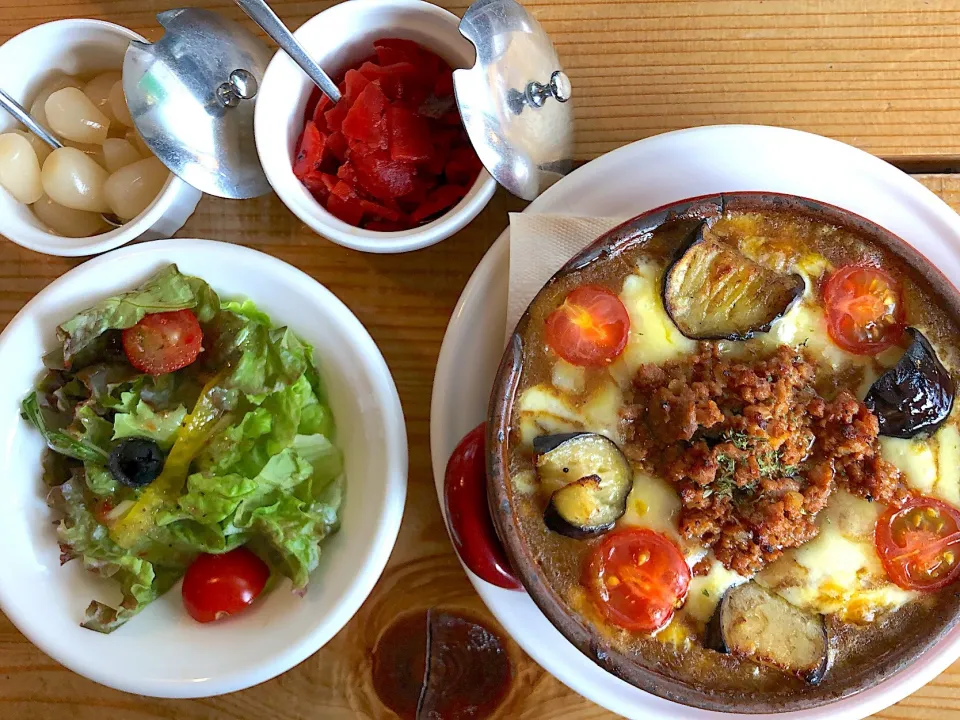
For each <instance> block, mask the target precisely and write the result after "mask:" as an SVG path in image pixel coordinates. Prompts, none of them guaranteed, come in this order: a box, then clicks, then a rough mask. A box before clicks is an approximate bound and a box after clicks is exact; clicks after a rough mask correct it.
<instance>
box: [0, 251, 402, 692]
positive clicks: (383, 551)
mask: <svg viewBox="0 0 960 720" xmlns="http://www.w3.org/2000/svg"><path fill="white" fill-rule="evenodd" d="M170 262H175V263H177V265H178V266H179V268H180V269H181V271H183V272H185V273H190V274H194V275H198V276H200V277H203V278H204V279H205V280H207V281H208V282H209V283H210V284H211V285H212V286H213V288H214V289H216V290H217V291H218V292H220V293H221V294H222V295H224V296H228V297H230V296H234V297H236V296H246V297H249V298H250V299H252V300H254V301H255V302H256V303H257V304H258V305H259V306H260V307H261V308H263V309H264V310H265V311H267V312H268V313H269V314H270V315H271V317H272V318H273V319H274V321H275V322H277V323H288V324H289V325H290V327H291V328H292V329H294V330H295V331H296V332H297V333H298V334H300V335H301V336H302V337H303V338H304V339H305V340H306V341H308V342H310V343H312V344H313V345H314V347H315V348H316V352H317V361H318V363H319V366H320V371H321V375H322V376H323V378H324V381H325V383H326V385H327V388H328V390H329V397H330V404H331V407H332V409H333V413H334V417H335V418H336V422H337V443H338V445H339V446H340V447H341V448H342V450H343V453H344V462H345V473H346V495H345V499H344V505H343V523H342V527H341V529H340V531H339V532H337V533H336V534H334V535H332V536H331V537H329V538H328V539H327V540H326V541H325V542H324V544H323V547H322V553H321V559H320V566H319V567H318V568H317V570H316V571H315V572H314V573H313V576H312V579H311V582H310V585H309V587H308V590H307V593H306V595H305V596H304V597H302V598H301V597H297V596H296V595H294V594H293V593H292V592H290V584H289V581H288V580H284V581H283V582H282V583H281V584H280V585H278V586H277V587H276V588H274V589H273V590H272V591H271V592H270V593H268V594H267V595H265V596H264V597H263V598H261V599H259V600H258V601H257V602H256V603H255V604H254V605H253V606H252V607H251V608H250V609H249V610H248V611H246V612H244V613H243V614H241V615H238V616H236V617H233V618H229V619H227V620H224V621H221V622H218V623H212V624H206V625H201V624H200V623H197V622H194V621H193V620H192V619H191V618H190V617H189V616H188V615H187V614H186V612H185V611H184V610H183V603H182V601H181V598H180V588H179V585H177V586H176V587H174V588H173V589H172V590H170V592H169V593H167V594H166V595H164V596H163V597H162V598H160V599H159V600H157V601H155V602H154V603H152V604H151V605H150V606H148V607H147V608H146V609H144V610H143V612H142V613H141V614H140V615H138V616H137V617H135V618H133V619H132V620H131V621H130V622H128V623H127V624H126V625H124V626H123V627H122V628H120V629H119V630H117V631H115V632H114V633H112V634H110V635H100V634H98V633H95V632H92V631H90V630H84V629H83V628H81V627H80V625H79V623H80V621H81V619H82V618H83V612H84V608H85V607H86V605H87V603H88V602H89V601H90V599H91V598H96V599H99V600H102V601H104V602H113V603H115V602H116V600H117V598H118V597H119V590H118V589H117V588H116V587H114V586H113V583H112V582H111V581H109V580H104V579H101V578H99V577H95V576H94V575H92V574H91V573H89V572H87V571H85V570H84V569H83V567H82V566H81V564H80V563H79V561H73V562H70V563H68V564H67V565H65V566H63V567H60V562H59V550H58V548H57V540H56V536H55V531H54V525H53V524H52V522H53V519H54V518H53V515H52V514H51V511H49V510H48V508H47V507H46V506H45V504H44V494H45V493H44V488H43V484H42V480H41V464H40V458H41V453H42V450H43V442H42V440H41V439H40V437H39V435H38V434H37V432H36V431H35V430H34V429H33V428H32V427H29V426H28V425H27V423H26V421H24V420H22V419H21V418H20V414H19V403H20V400H21V398H22V397H23V396H24V395H25V394H26V393H27V392H29V391H30V389H31V387H32V386H33V384H34V382H35V381H36V380H37V379H38V377H39V375H40V374H41V370H42V363H41V360H40V358H41V355H42V354H43V353H44V352H45V351H47V350H50V349H51V348H53V347H54V345H55V342H56V338H55V327H56V325H57V324H58V323H60V322H63V321H64V320H66V319H68V318H70V317H71V316H72V315H73V314H74V313H75V312H77V311H79V310H82V309H83V308H85V307H88V306H89V305H90V304H91V303H93V302H95V301H96V300H98V299H101V298H103V297H105V296H107V295H110V294H113V293H116V292H118V291H123V290H128V289H130V288H131V287H133V286H135V285H137V284H138V283H140V282H142V281H143V280H145V279H146V278H147V277H148V276H149V275H150V274H151V273H153V272H154V271H156V270H157V269H159V268H160V267H162V266H163V265H165V264H167V263H170ZM0 366H2V367H3V368H4V382H3V384H2V389H0V448H2V450H0V478H2V483H3V502H2V503H0V547H2V548H4V553H3V570H2V572H0V609H2V610H3V612H4V613H5V614H6V616H7V617H8V618H10V620H11V621H13V623H14V624H15V625H16V626H17V627H18V628H19V629H20V631H21V632H23V634H24V635H26V636H27V637H28V638H29V639H30V640H31V641H32V642H33V643H34V644H36V645H37V646H38V647H39V648H40V649H41V650H43V651H44V652H46V653H47V654H48V655H50V656H51V657H52V658H54V659H55V660H57V661H58V662H60V663H62V664H63V665H65V666H66V667H68V668H69V669H71V670H73V671H75V672H77V673H80V674H81V675H85V676H86V677H88V678H90V679H92V680H95V681H97V682H100V683H103V684H104V685H109V686H111V687H114V688H117V689H120V690H125V691H128V692H133V693H138V694H140V695H153V696H162V697H203V696H209V695H216V694H219V693H225V692H231V691H234V690H240V689H242V688H245V687H249V686H250V685H255V684H256V683H259V682H263V681H264V680H267V679H269V678H271V677H273V676H275V675H278V674H279V673H282V672H284V671H285V670H288V669H289V668H291V667H293V666H294V665H296V664H297V663H299V662H301V661H303V660H304V659H306V658H307V657H308V656H310V655H311V654H313V653H314V652H316V651H317V650H318V649H319V648H320V647H321V646H322V645H323V644H324V643H326V642H327V641H328V640H329V639H330V638H331V637H333V635H334V634H335V633H337V632H338V631H339V630H340V629H341V628H342V627H343V626H344V625H345V624H346V623H347V621H348V620H350V618H351V617H352V616H353V615H354V613H355V612H356V611H357V609H358V608H359V607H360V605H361V604H362V603H363V601H364V600H365V599H366V597H367V595H368V594H369V593H370V591H371V589H372V588H373V586H374V584H375V583H376V581H377V578H378V577H379V576H380V573H381V572H382V571H383V568H384V566H385V565H386V562H387V558H388V557H389V555H390V552H391V550H392V548H393V545H394V541H395V540H396V537H397V532H398V530H399V527H400V518H401V515H402V513H403V504H404V499H405V496H406V481H407V480H406V479H407V441H406V431H405V428H404V422H403V413H402V411H401V408H400V400H399V398H398V397H397V391H396V388H395V387H394V384H393V379H392V378H391V376H390V371H389V370H388V368H387V365H386V363H385V362H384V360H383V357H382V356H381V355H380V352H379V351H378V350H377V346H376V345H375V344H374V342H373V340H372V339H371V338H370V336H369V335H368V334H367V332H366V330H364V328H363V326H362V325H361V324H360V322H359V321H358V320H357V319H356V317H354V316H353V314H352V313H351V312H350V310H348V309H347V307H346V306H345V305H344V304H343V303H341V302H340V301H339V300H338V299H337V298H336V297H335V296H334V295H333V294H331V293H330V292H329V291H328V290H326V289H325V288H324V287H323V286H321V285H320V284H319V283H317V282H316V281H314V280H313V279H312V278H310V277H309V276H308V275H306V274H304V273H302V272H300V271H299V270H297V269H295V268H293V267H291V266H290V265H287V264H286V263H284V262H281V261H280V260H277V259H275V258H272V257H270V256H268V255H264V254H262V253H259V252H256V251H254V250H250V249H247V248H244V247H240V246H237V245H229V244H226V243H218V242H210V241H206V240H168V241H164V242H153V243H145V244H138V245H135V246H132V247H129V248H125V249H123V250H119V251H117V252H112V253H109V254H108V255H105V256H103V257H100V258H97V259H95V260H91V261H90V262H87V263H84V264H83V265H81V266H79V267H78V268H76V269H74V270H71V271H70V272H68V273H67V274H66V275H64V276H63V277H61V278H60V279H58V280H56V281H55V282H53V283H52V284H51V285H49V286H48V287H47V288H46V289H44V290H43V291H42V292H40V293H39V294H38V295H37V296H36V297H35V298H34V299H33V300H31V301H30V302H29V303H28V304H27V305H26V306H25V307H24V308H23V310H21V311H20V312H19V313H18V314H17V316H16V317H15V318H14V319H13V321H11V323H10V324H9V325H8V326H7V328H6V329H5V330H4V332H3V334H2V335H0Z"/></svg>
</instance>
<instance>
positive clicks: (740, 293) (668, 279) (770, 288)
mask: <svg viewBox="0 0 960 720" xmlns="http://www.w3.org/2000/svg"><path fill="white" fill-rule="evenodd" d="M804 288H805V284H804V281H803V278H802V277H800V276H799V275H784V274H781V273H778V272H775V271H773V270H771V269H770V268H768V267H765V266H764V265H761V264H760V263H757V262H754V261H753V260H750V259H749V258H748V257H746V256H744V255H743V254H741V253H740V252H739V251H738V250H737V249H736V248H734V247H731V246H730V245H727V244H725V243H724V242H722V241H721V240H720V239H719V238H717V237H715V236H714V235H713V233H711V232H710V229H709V227H708V224H707V222H703V223H701V225H700V228H699V230H698V231H697V233H695V235H694V238H693V242H692V243H691V244H690V245H689V247H687V248H685V249H684V250H683V252H682V253H681V254H680V256H679V257H678V258H677V260H676V261H675V262H674V263H673V264H672V265H671V266H670V267H669V268H667V271H666V273H665V275H664V278H663V304H664V307H665V308H666V310H667V313H668V314H669V315H670V317H671V319H672V320H673V322H674V323H675V324H676V326H677V327H678V328H679V329H680V332H682V333H683V334H684V335H686V336H687V337H688V338H693V339H694V340H746V339H748V338H750V337H752V336H753V334H754V333H757V332H766V331H768V330H769V329H770V326H771V325H772V324H773V322H774V321H775V320H776V319H777V318H779V317H781V316H782V315H783V314H784V313H786V312H787V310H789V309H790V307H791V306H792V305H793V304H794V303H795V302H796V301H797V300H798V299H799V298H800V297H801V296H802V295H803V291H804Z"/></svg>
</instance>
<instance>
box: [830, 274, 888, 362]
mask: <svg viewBox="0 0 960 720" xmlns="http://www.w3.org/2000/svg"><path fill="white" fill-rule="evenodd" d="M823 301H824V303H825V304H826V306H827V331H828V332H829V333H830V337H831V338H832V339H833V341H834V342H835V343H836V344H837V345H839V346H840V347H842V348H843V349H844V350H848V351H849V352H852V353H856V354H857V355H876V354H877V353H879V352H881V351H883V350H886V349H887V348H888V347H890V346H891V345H893V344H895V343H896V342H897V341H898V340H899V339H900V336H901V335H902V334H903V328H904V313H903V299H902V298H901V296H900V285H899V283H897V281H896V280H895V279H894V278H893V277H892V276H891V275H890V273H888V272H886V271H885V270H881V269H880V268H875V267H865V266H861V265H847V266H846V267H842V268H840V269H839V270H837V271H836V272H834V273H833V274H832V275H831V276H830V277H829V278H828V279H827V282H826V285H824V287H823Z"/></svg>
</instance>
